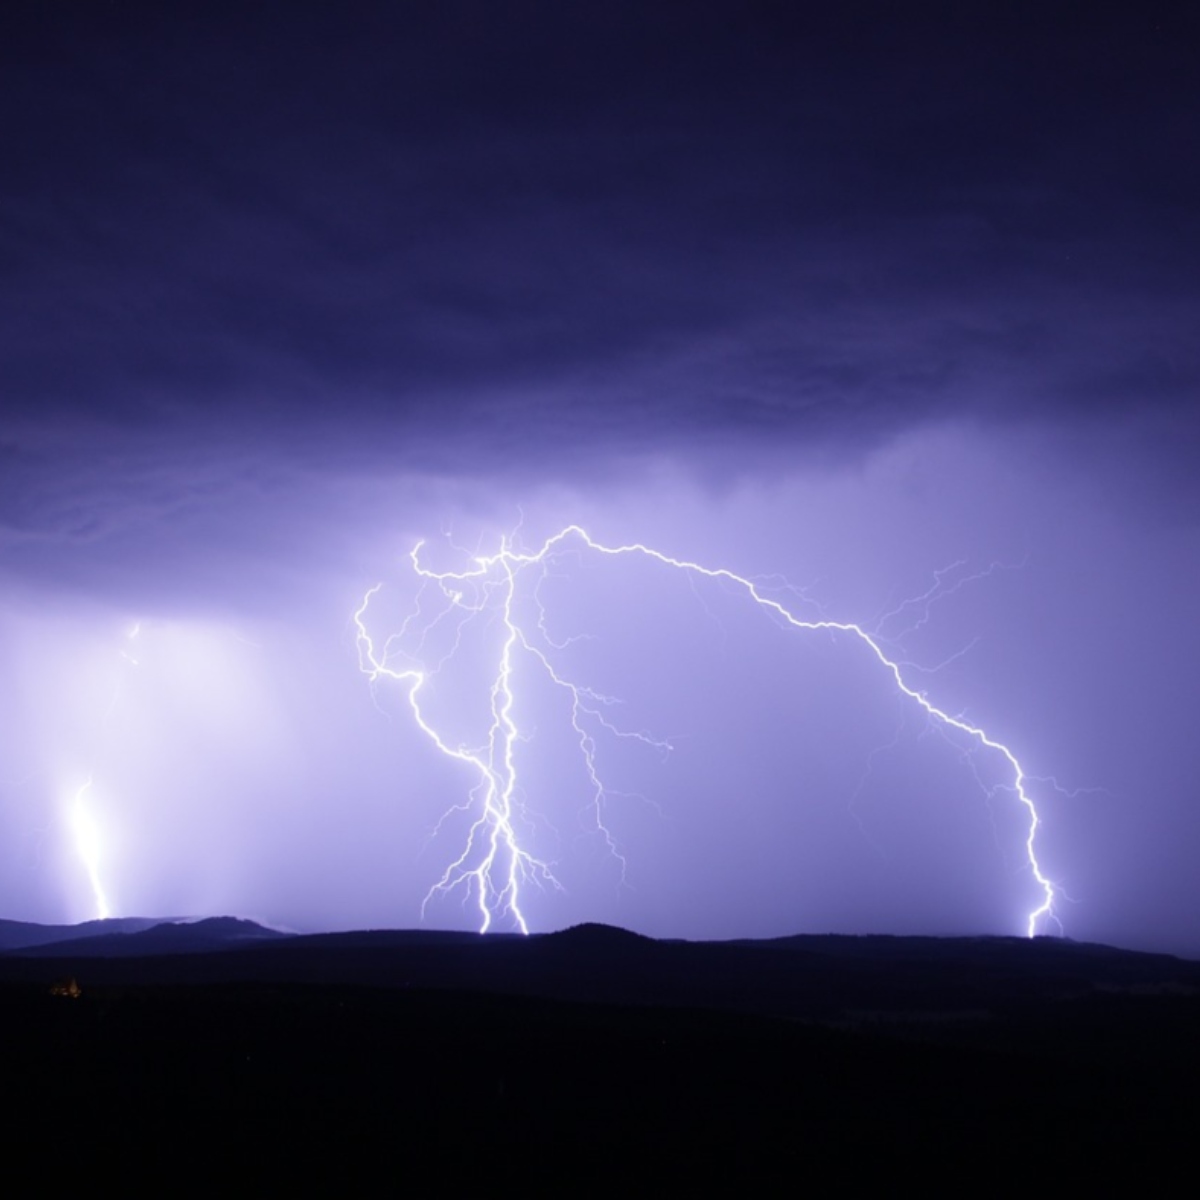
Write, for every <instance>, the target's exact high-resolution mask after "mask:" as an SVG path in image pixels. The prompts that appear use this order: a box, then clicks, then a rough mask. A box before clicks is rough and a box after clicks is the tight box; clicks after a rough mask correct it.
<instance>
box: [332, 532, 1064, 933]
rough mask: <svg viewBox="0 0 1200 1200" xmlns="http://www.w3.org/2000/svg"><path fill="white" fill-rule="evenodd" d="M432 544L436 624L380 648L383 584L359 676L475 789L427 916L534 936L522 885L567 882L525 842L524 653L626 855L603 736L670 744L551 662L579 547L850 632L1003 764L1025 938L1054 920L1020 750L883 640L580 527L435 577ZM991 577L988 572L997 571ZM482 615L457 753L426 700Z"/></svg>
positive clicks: (787, 618)
mask: <svg viewBox="0 0 1200 1200" xmlns="http://www.w3.org/2000/svg"><path fill="white" fill-rule="evenodd" d="M423 544H424V543H420V542H419V543H417V545H416V546H414V548H413V549H412V551H411V552H410V560H411V563H412V568H413V571H414V572H415V573H416V575H417V576H418V577H419V578H420V580H421V583H422V588H423V589H434V590H435V594H436V595H437V596H438V597H440V599H439V600H438V606H439V608H438V612H437V615H436V616H434V617H433V618H432V619H430V618H428V617H426V616H425V615H424V611H423V608H422V599H421V597H420V596H419V597H418V601H417V607H416V608H415V609H414V610H413V612H411V613H410V614H409V616H408V617H407V618H406V619H405V621H404V622H403V624H402V626H401V628H400V629H399V630H398V631H397V632H396V633H394V634H392V635H391V636H390V637H389V638H387V640H386V641H384V642H383V643H382V644H381V645H378V644H377V643H376V640H375V639H374V638H373V637H372V635H371V633H370V632H369V630H368V627H367V614H368V610H369V608H370V606H371V602H372V600H373V598H374V597H375V596H376V595H377V593H378V592H379V591H380V589H381V587H382V585H376V586H375V587H373V588H371V589H370V590H369V591H368V592H367V593H366V595H365V596H364V597H363V600H362V603H361V604H360V605H359V607H358V609H357V611H356V612H355V614H354V622H355V627H356V630H357V644H358V652H359V665H360V668H361V670H362V671H363V672H364V674H366V675H367V677H368V678H369V679H370V680H371V682H372V684H375V683H378V682H380V681H384V680H390V681H393V682H395V683H398V684H401V685H402V686H403V687H404V688H405V689H406V696H407V701H408V706H409V708H410V709H411V711H412V715H413V718H414V719H415V721H416V723H417V726H418V727H419V728H420V730H421V731H422V732H423V733H424V735H425V736H426V737H427V738H428V739H429V740H430V741H431V742H432V743H433V745H434V746H435V747H436V748H437V750H438V751H439V752H440V753H441V754H442V755H444V756H445V757H447V758H449V759H452V760H455V761H457V762H460V763H462V764H463V765H464V766H465V767H466V768H468V770H469V771H470V773H471V774H472V775H473V776H474V783H473V785H472V786H471V788H470V790H469V792H468V794H467V797H466V799H465V800H464V801H463V803H462V804H460V805H456V806H454V808H452V809H451V810H450V811H451V812H463V811H465V812H467V813H469V814H471V815H472V823H471V825H470V832H469V834H468V837H467V843H466V845H465V847H464V848H463V851H462V853H461V854H460V855H459V856H458V857H457V858H456V859H455V860H454V861H453V862H452V863H451V864H450V865H449V866H448V867H447V868H446V870H445V871H444V872H443V874H442V876H441V877H440V879H439V880H438V881H437V882H436V883H435V884H434V885H433V887H432V888H431V889H430V891H429V893H428V894H427V896H426V898H425V902H424V904H423V905H422V915H424V909H425V907H426V906H427V905H428V904H429V902H430V901H431V899H432V898H433V897H434V896H435V895H438V894H443V893H450V892H455V891H463V892H464V894H465V895H466V896H467V897H468V898H469V899H470V900H471V901H472V902H473V903H474V904H475V905H476V907H477V908H478V912H479V928H480V931H481V932H486V931H487V930H489V929H491V928H492V927H493V926H494V925H496V924H497V923H500V922H504V923H508V924H511V925H512V926H514V927H516V928H518V929H520V930H521V931H522V932H524V933H527V932H528V930H529V926H528V921H527V919H526V916H525V913H524V911H523V909H522V895H523V893H524V891H525V889H526V888H527V887H529V886H533V885H536V886H539V887H558V886H559V884H558V881H557V880H556V879H555V876H554V873H553V870H552V864H550V863H548V862H546V861H543V860H542V859H540V858H537V857H536V856H535V855H533V854H532V853H531V852H530V851H529V850H528V849H526V848H525V846H524V845H523V843H522V829H523V827H524V826H525V824H526V822H527V814H526V813H525V810H524V802H523V796H522V792H521V788H520V783H519V778H518V766H517V756H516V748H517V745H518V743H519V742H520V741H521V740H522V738H523V736H524V734H523V731H522V730H521V729H520V728H519V727H518V723H517V720H516V717H515V715H514V706H515V701H516V696H515V694H514V666H515V663H516V661H517V659H518V657H520V656H527V657H529V658H531V659H532V660H533V661H534V662H535V663H536V664H537V665H538V666H539V667H540V668H541V669H542V671H543V672H544V673H545V676H546V678H547V679H548V680H549V681H550V682H551V683H552V684H553V685H554V686H555V687H556V688H559V689H562V690H563V691H564V692H565V694H566V696H567V698H568V701H569V706H570V711H571V725H572V728H573V730H574V736H575V737H576V739H577V741H578V746H579V752H580V754H581V756H582V759H583V763H584V767H585V769H586V773H587V777H588V779H589V781H590V786H591V788H592V796H591V800H590V811H591V813H592V818H593V821H594V824H595V827H596V829H597V830H598V831H599V833H600V834H601V835H602V836H603V837H604V838H605V839H606V841H607V844H608V846H609V848H610V850H611V851H612V852H613V853H614V854H615V855H617V857H618V858H620V851H619V848H618V846H617V843H616V840H615V839H614V837H613V835H612V834H611V832H610V831H609V829H608V826H607V825H606V823H605V801H606V798H607V793H606V791H605V787H604V785H603V783H602V781H601V776H600V773H599V770H598V767H597V763H596V753H597V746H596V740H595V738H596V735H597V731H598V730H601V729H602V730H604V731H606V732H607V733H609V734H611V735H614V736H616V737H621V738H635V739H638V740H640V741H642V742H644V743H646V744H648V745H650V746H653V747H656V748H658V749H662V750H669V749H670V746H669V745H668V744H667V743H665V742H662V741H658V740H656V739H654V738H652V737H650V736H649V735H647V734H644V733H636V732H629V731H626V730H623V729H621V728H619V727H618V726H617V724H616V723H614V722H613V721H612V720H611V718H610V717H609V716H608V715H607V714H606V712H605V710H606V708H608V707H609V706H610V705H611V703H612V701H611V699H610V698H608V697H606V696H603V695H600V694H598V693H596V692H594V691H591V690H589V689H588V688H586V687H584V686H582V685H580V684H578V683H576V682H574V681H572V680H570V679H568V678H566V677H565V676H564V675H563V674H562V673H561V672H560V671H559V670H557V669H556V668H555V666H554V664H553V662H552V657H553V651H554V650H556V649H562V648H563V646H564V645H565V644H566V643H562V642H555V641H554V640H553V639H552V638H551V637H550V635H549V634H548V632H547V628H546V621H545V610H544V608H543V606H542V603H541V597H540V592H539V590H538V585H540V581H541V580H542V579H544V578H545V573H546V570H547V568H548V567H549V566H550V565H551V564H552V563H553V562H554V561H555V560H556V558H558V557H560V556H562V555H564V554H565V553H567V552H568V550H570V549H576V550H579V551H583V550H586V551H589V552H591V553H593V554H595V555H598V556H603V557H610V558H621V557H641V558H645V559H649V560H652V561H654V562H657V563H659V564H660V565H661V566H663V567H667V568H670V569H671V570H673V571H678V572H683V573H684V574H686V575H687V576H688V577H689V579H690V580H692V581H693V582H694V583H702V582H703V581H705V580H711V581H718V582H724V583H725V584H727V585H730V586H732V587H733V588H734V589H735V590H737V591H740V592H741V593H742V594H743V595H744V596H745V597H746V599H747V600H748V601H749V602H750V603H751V604H753V605H756V606H757V607H758V608H759V609H760V610H762V611H763V612H764V613H765V614H767V615H769V616H771V617H773V618H775V619H776V620H778V621H779V622H781V623H782V624H783V625H784V626H785V627H787V628H790V629H794V630H799V631H804V632H809V633H813V632H820V631H826V632H831V633H841V634H845V635H848V636H849V637H850V638H852V639H853V641H854V642H855V643H856V644H857V645H858V646H859V647H860V648H861V650H862V652H863V653H865V654H867V655H869V656H870V657H871V659H873V661H874V662H875V663H876V664H877V669H878V670H879V671H880V673H881V674H882V675H883V676H884V677H885V678H886V679H889V680H890V682H891V684H892V686H893V687H894V688H895V689H896V690H897V691H898V692H899V694H900V695H901V696H902V697H904V698H905V700H906V701H907V702H910V703H911V704H912V705H914V706H915V707H916V708H917V709H919V710H920V711H921V712H923V713H924V714H925V716H926V718H928V719H929V720H930V721H932V722H933V724H934V726H935V728H937V729H938V730H939V731H940V732H942V733H943V734H945V735H947V736H948V737H954V738H957V739H959V740H961V741H963V742H965V743H966V744H967V749H968V752H980V751H986V752H988V753H990V754H991V755H993V756H994V757H996V758H997V759H998V760H999V762H1000V764H1001V767H1002V769H1003V774H1004V777H1005V779H1004V782H1003V783H1001V784H999V785H995V786H993V787H990V788H989V787H987V786H986V785H984V784H983V783H982V780H981V781H980V782H981V786H982V787H983V788H984V791H985V792H986V793H987V794H988V795H989V796H991V795H994V794H995V793H997V792H1000V791H1004V792H1007V793H1008V794H1009V795H1011V796H1012V798H1013V799H1014V801H1015V803H1017V804H1018V805H1020V806H1021V807H1022V808H1023V809H1024V812H1025V817H1026V834H1025V839H1024V847H1025V856H1026V860H1027V864H1028V870H1029V872H1030V874H1031V875H1032V877H1033V879H1034V881H1035V882H1036V884H1037V888H1038V889H1039V891H1040V895H1041V900H1040V903H1039V904H1038V905H1037V906H1036V907H1035V908H1034V909H1033V910H1032V911H1031V912H1030V913H1029V914H1028V918H1027V922H1026V932H1027V934H1028V935H1029V936H1030V937H1032V936H1034V935H1035V934H1036V933H1037V931H1038V929H1039V927H1040V926H1041V925H1042V924H1043V923H1044V922H1046V921H1054V920H1055V919H1056V918H1055V916H1054V904H1055V899H1056V896H1057V891H1056V887H1055V885H1054V884H1053V883H1052V882H1051V880H1050V878H1049V877H1048V876H1047V875H1046V874H1045V873H1044V871H1043V869H1042V866H1041V864H1040V863H1039V861H1038V857H1037V853H1036V842H1037V833H1038V829H1039V826H1040V824H1041V821H1040V818H1039V816H1038V811H1037V807H1036V805H1035V804H1034V801H1033V798H1032V797H1031V795H1030V794H1029V791H1028V790H1027V783H1028V780H1029V777H1028V776H1027V775H1026V773H1025V769H1024V768H1023V767H1022V765H1021V763H1020V762H1019V760H1018V759H1017V757H1016V755H1015V754H1014V753H1013V751H1012V750H1011V749H1010V748H1009V747H1008V746H1007V745H1005V744H1004V743H1003V742H1001V741H998V740H997V739H996V738H994V737H992V736H991V735H990V734H989V733H987V732H986V731H985V730H984V729H983V728H981V727H980V726H978V725H975V724H972V723H971V722H969V721H967V720H965V719H963V718H962V717H959V716H952V715H951V714H950V713H948V712H946V711H945V710H944V709H942V708H939V707H938V706H937V705H936V704H934V703H933V701H932V700H930V699H929V697H928V695H927V694H926V693H925V692H924V691H923V690H920V689H918V688H915V687H913V686H912V685H911V684H910V683H909V682H908V680H907V679H906V678H905V675H904V673H903V670H902V666H903V665H904V664H902V663H901V662H900V661H899V660H897V659H896V658H895V657H893V656H890V655H889V654H888V653H887V652H885V650H884V639H883V637H882V635H881V634H880V633H878V632H874V633H873V632H869V631H868V630H867V629H866V628H864V627H863V626H861V625H857V624H855V623H853V622H846V621H834V620H829V619H826V618H825V617H823V616H822V617H821V618H820V619H817V620H810V619H806V618H802V617H800V616H798V615H797V614H796V613H795V612H794V611H792V610H791V609H789V608H788V607H787V606H786V605H785V604H784V603H783V602H781V601H780V600H777V599H774V598H773V597H772V596H769V595H767V594H765V593H764V591H763V590H762V588H763V586H764V585H763V584H762V583H761V582H756V581H755V580H753V579H749V578H746V577H744V576H741V575H738V574H735V573H734V572H733V571H729V570H727V569H724V568H714V567H706V566H703V565H701V564H699V563H695V562H690V561H687V560H684V559H679V558H674V557H672V556H671V555H668V554H664V553H663V552H661V551H659V550H655V549H653V548H652V547H649V546H645V545H643V544H641V543H638V542H635V543H631V544H629V545H621V546H606V545H603V544H601V543H599V542H596V541H594V540H593V539H592V538H591V537H589V536H588V534H587V533H586V532H585V531H584V530H583V529H581V528H580V527H579V526H576V525H570V526H567V527H566V528H565V529H562V530H560V531H559V532H558V533H556V534H554V535H553V536H551V537H550V538H548V539H547V540H546V541H545V542H544V543H543V544H542V545H541V547H540V548H539V549H537V550H536V551H531V552H530V551H522V550H519V549H518V548H516V547H515V546H514V545H512V544H511V543H510V542H509V541H508V540H507V539H506V540H504V541H502V542H501V545H500V549H499V550H498V551H497V552H496V553H495V554H490V555H477V556H475V557H474V558H473V559H472V561H471V565H470V566H469V567H467V568H466V569H465V570H462V571H434V570H432V569H430V568H429V567H427V566H425V565H424V564H423V563H422V561H421V549H422V546H423ZM958 565H960V564H955V566H956V567H957V566H958ZM951 569H953V568H951ZM991 569H992V568H989V569H988V572H984V574H987V573H989V572H990V570H991ZM530 571H532V572H534V574H535V579H536V580H537V583H535V586H534V588H533V592H532V596H533V609H534V611H535V612H536V614H537V616H536V619H535V621H534V622H533V623H532V624H533V625H534V626H535V627H536V631H531V630H530V628H529V625H530V622H529V621H528V620H527V619H522V617H521V616H520V615H519V614H518V604H517V589H518V583H519V581H520V579H521V577H522V576H523V575H524V574H525V573H526V572H530ZM972 578H974V577H972ZM961 582H963V581H960V582H955V583H954V584H953V585H951V586H949V587H947V586H946V585H945V584H944V583H943V580H942V578H941V575H940V574H939V576H938V581H937V583H936V584H935V587H934V593H935V598H937V597H940V596H941V595H942V594H944V593H946V592H947V591H950V590H955V589H956V588H957V587H959V586H961ZM922 600H925V601H927V600H929V597H921V598H918V601H917V603H920V602H921V601H922ZM906 607H907V606H906V605H901V606H899V607H898V608H896V609H894V610H892V611H891V612H889V613H887V614H884V617H883V618H881V619H880V622H879V624H878V625H877V626H876V628H877V629H878V628H879V627H880V626H881V625H882V623H883V621H884V620H886V619H887V618H889V617H896V616H898V615H900V614H901V612H902V611H904V610H905V609H906ZM480 617H485V618H488V619H498V620H499V622H500V628H501V630H502V640H501V649H500V653H499V656H498V660H497V661H496V663H495V672H494V675H493V676H492V677H491V683H490V685H489V686H490V694H489V712H490V724H489V727H488V731H487V735H486V738H485V740H484V741H483V744H482V745H479V746H475V747H467V746H462V745H452V744H450V742H449V741H448V740H447V737H446V736H445V735H444V734H443V733H441V732H439V730H438V728H437V727H436V726H435V724H434V723H433V721H432V720H431V719H430V718H429V717H428V715H427V711H426V707H427V706H426V705H425V703H424V694H425V689H426V685H427V683H428V681H429V680H430V678H431V677H433V676H434V675H436V674H437V672H438V671H439V669H441V668H442V667H443V666H444V665H445V663H446V662H447V661H449V659H450V658H452V657H453V655H454V653H455V652H456V650H457V649H458V648H459V645H460V638H461V634H462V629H463V627H464V625H465V624H466V623H467V622H468V621H471V620H474V619H478V618H480ZM922 620H923V618H922ZM444 621H448V622H451V623H452V627H453V629H454V631H455V637H454V642H453V645H452V647H451V649H450V650H449V652H448V653H446V654H443V655H442V656H441V657H440V658H439V659H437V660H435V661H434V662H432V663H424V662H422V661H421V659H420V655H421V653H422V652H423V650H424V647H425V644H426V639H427V638H428V636H429V635H430V633H431V631H432V630H433V628H434V627H435V626H437V625H439V624H440V623H442V622H444ZM414 629H419V635H415V634H414ZM413 636H416V637H417V641H416V646H415V647H414V648H412V649H406V648H405V647H406V646H407V645H408V643H409V641H410V640H411V638H412V637H413ZM977 777H978V773H977ZM621 862H622V865H623V864H624V860H623V859H621Z"/></svg>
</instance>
